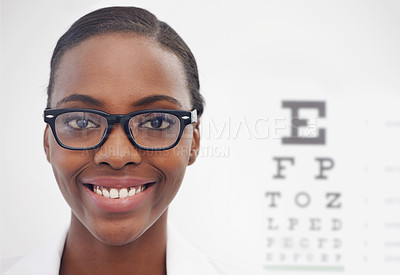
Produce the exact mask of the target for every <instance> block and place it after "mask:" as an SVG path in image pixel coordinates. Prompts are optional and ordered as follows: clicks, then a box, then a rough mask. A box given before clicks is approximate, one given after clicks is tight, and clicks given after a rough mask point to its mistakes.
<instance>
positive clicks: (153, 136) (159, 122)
mask: <svg viewBox="0 0 400 275" xmlns="http://www.w3.org/2000/svg"><path fill="white" fill-rule="evenodd" d="M44 121H45V122H46V123H48V124H49V125H50V128H51V130H52V132H53V135H54V137H55V139H56V141H57V143H58V144H59V145H60V146H61V147H63V148H66V149H70V150H90V149H95V148H98V147H100V146H101V145H103V144H104V142H105V141H106V140H107V138H108V136H109V134H110V132H111V130H112V127H113V125H114V124H115V123H120V124H121V125H122V126H123V129H124V131H125V133H126V135H127V137H128V138H129V140H130V141H131V143H132V144H133V145H134V146H136V147H138V148H140V149H143V150H150V151H162V150H167V149H171V148H173V147H174V146H176V145H177V144H178V142H179V140H180V139H181V137H182V133H183V130H184V128H185V127H186V126H187V125H189V124H191V123H196V122H197V111H196V109H194V110H193V111H191V112H189V111H181V110H164V109H152V110H143V111H137V112H133V113H129V114H126V115H111V114H108V113H106V112H103V111H99V110H92V109H84V108H66V109H49V108H47V109H46V110H45V111H44Z"/></svg>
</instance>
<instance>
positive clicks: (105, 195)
mask: <svg viewBox="0 0 400 275" xmlns="http://www.w3.org/2000/svg"><path fill="white" fill-rule="evenodd" d="M103 197H106V198H109V197H110V192H108V190H107V189H103Z"/></svg>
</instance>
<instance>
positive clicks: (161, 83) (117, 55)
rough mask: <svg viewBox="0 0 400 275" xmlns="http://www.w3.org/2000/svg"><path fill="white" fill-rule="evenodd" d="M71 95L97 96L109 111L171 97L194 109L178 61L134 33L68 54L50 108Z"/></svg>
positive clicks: (98, 39) (95, 40)
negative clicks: (148, 100) (157, 96)
mask: <svg viewBox="0 0 400 275" xmlns="http://www.w3.org/2000/svg"><path fill="white" fill-rule="evenodd" d="M72 94H84V95H89V96H91V97H94V98H96V99H98V100H100V101H102V102H104V103H106V106H107V108H108V109H109V110H105V111H110V112H112V111H115V109H118V112H123V111H124V110H125V109H126V110H128V111H131V110H130V109H129V106H131V103H132V102H135V101H137V100H140V99H142V98H143V97H147V96H151V95H167V96H170V97H173V98H175V99H177V100H178V101H179V102H180V103H181V105H182V107H183V108H186V109H190V108H191V104H190V96H189V91H188V89H187V83H186V77H185V73H184V70H183V67H182V64H181V62H180V60H179V58H178V57H177V56H176V55H175V54H174V53H172V52H170V51H167V50H165V49H164V48H162V47H161V46H160V45H159V44H158V43H157V42H156V41H153V40H152V39H150V38H147V37H144V36H139V35H135V34H125V33H111V34H103V35H98V36H94V37H91V38H89V39H87V40H84V41H83V42H81V43H79V44H78V45H77V46H74V47H73V48H71V49H69V50H68V51H67V52H66V53H65V54H64V56H63V57H62V59H61V61H60V64H59V67H58V70H57V73H56V77H55V82H54V91H53V95H52V102H51V105H52V107H54V106H55V105H56V104H57V102H59V101H61V100H62V99H63V98H65V97H67V96H70V95H72ZM111 109H113V110H111Z"/></svg>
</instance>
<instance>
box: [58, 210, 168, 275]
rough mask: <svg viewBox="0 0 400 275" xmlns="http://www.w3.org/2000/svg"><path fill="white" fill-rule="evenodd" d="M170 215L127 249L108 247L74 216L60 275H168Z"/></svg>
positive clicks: (122, 246)
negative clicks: (167, 257) (168, 222)
mask: <svg viewBox="0 0 400 275" xmlns="http://www.w3.org/2000/svg"><path fill="white" fill-rule="evenodd" d="M166 233H167V211H166V212H165V213H164V214H163V215H162V216H161V217H160V218H159V219H158V220H157V221H156V222H155V223H154V224H153V225H152V226H151V227H150V228H148V229H147V230H146V231H145V232H144V233H143V234H142V235H141V236H140V237H139V238H138V239H136V240H134V241H132V242H129V243H127V244H123V245H110V244H106V243H104V242H102V241H100V240H98V239H97V238H96V237H94V236H93V235H92V233H90V232H89V231H88V230H87V228H86V227H85V226H84V225H83V224H82V223H81V222H80V221H79V220H78V219H77V218H76V217H75V215H74V214H73V213H72V215H71V226H70V230H69V232H68V236H67V240H66V244H65V247H64V252H63V256H62V259H61V265H60V275H71V274H74V275H75V274H80V275H89V274H96V275H103V274H107V275H109V274H121V275H124V274H130V275H132V274H140V275H165V274H167V273H166V243H167V234H166Z"/></svg>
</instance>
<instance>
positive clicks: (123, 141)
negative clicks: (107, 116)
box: [94, 125, 142, 169]
mask: <svg viewBox="0 0 400 275" xmlns="http://www.w3.org/2000/svg"><path fill="white" fill-rule="evenodd" d="M138 150H139V149H137V148H136V147H134V146H133V144H132V143H131V142H130V140H129V139H128V137H127V136H126V134H125V131H124V129H123V127H122V126H121V125H118V126H117V125H115V126H114V127H113V129H112V130H111V132H110V134H109V136H108V138H107V140H106V142H105V143H104V144H103V145H102V146H101V147H100V148H99V149H97V151H96V153H95V155H94V162H95V164H97V165H101V164H105V165H110V166H111V167H112V168H114V169H122V168H123V167H124V166H125V165H129V164H134V165H138V164H140V163H141V162H142V156H141V155H140V152H139V151H138Z"/></svg>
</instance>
